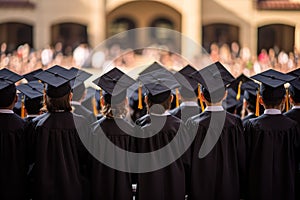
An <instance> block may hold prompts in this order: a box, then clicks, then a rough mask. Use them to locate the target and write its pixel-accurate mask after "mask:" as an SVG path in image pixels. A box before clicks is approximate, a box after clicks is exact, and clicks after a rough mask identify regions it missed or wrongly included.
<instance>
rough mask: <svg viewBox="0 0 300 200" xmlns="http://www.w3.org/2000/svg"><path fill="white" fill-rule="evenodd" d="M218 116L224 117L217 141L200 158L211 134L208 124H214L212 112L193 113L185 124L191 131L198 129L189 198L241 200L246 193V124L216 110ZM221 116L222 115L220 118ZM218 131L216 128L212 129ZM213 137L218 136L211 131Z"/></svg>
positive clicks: (192, 147) (194, 143)
mask: <svg viewBox="0 0 300 200" xmlns="http://www.w3.org/2000/svg"><path fill="white" fill-rule="evenodd" d="M213 114H214V116H217V117H218V119H220V118H222V119H224V118H225V121H224V126H223V128H222V127H221V126H220V127H219V128H220V129H221V132H220V131H219V132H218V133H219V134H220V135H218V137H216V139H217V142H216V144H215V145H214V146H213V148H212V149H211V151H210V152H209V153H208V154H207V155H206V156H205V157H204V158H201V159H200V158H199V150H200V148H201V146H202V145H203V144H204V139H205V138H206V136H208V134H209V133H208V132H207V130H208V127H209V126H213V125H214V123H220V122H219V121H218V120H214V122H212V124H210V122H211V116H212V112H210V111H205V112H203V113H201V114H200V115H197V116H194V117H192V118H191V119H189V120H188V121H187V123H186V125H187V128H188V130H189V131H195V130H197V135H196V138H195V140H194V142H193V144H192V146H191V151H190V152H191V166H190V167H191V174H190V177H191V182H190V194H189V198H188V199H192V200H199V199H204V200H239V199H240V196H243V190H244V184H245V176H246V174H245V173H246V147H245V139H244V135H243V126H242V121H241V120H240V118H238V117H236V116H234V115H232V114H230V113H228V112H226V111H215V112H214V113H213ZM219 117H220V118H219ZM213 130H215V129H213ZM210 136H213V137H215V136H216V135H213V134H211V133H210Z"/></svg>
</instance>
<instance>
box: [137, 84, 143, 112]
mask: <svg viewBox="0 0 300 200" xmlns="http://www.w3.org/2000/svg"><path fill="white" fill-rule="evenodd" d="M138 96H139V102H138V109H143V102H142V100H143V97H142V86H141V85H140V86H139V88H138Z"/></svg>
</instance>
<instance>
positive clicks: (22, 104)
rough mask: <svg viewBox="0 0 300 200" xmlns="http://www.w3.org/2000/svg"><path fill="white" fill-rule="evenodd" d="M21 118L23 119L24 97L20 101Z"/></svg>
mask: <svg viewBox="0 0 300 200" xmlns="http://www.w3.org/2000/svg"><path fill="white" fill-rule="evenodd" d="M21 118H25V104H24V96H22V100H21Z"/></svg>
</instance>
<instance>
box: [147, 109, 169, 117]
mask: <svg viewBox="0 0 300 200" xmlns="http://www.w3.org/2000/svg"><path fill="white" fill-rule="evenodd" d="M151 115H154V116H167V115H171V114H170V113H169V111H168V110H166V111H165V112H164V113H163V114H157V113H151Z"/></svg>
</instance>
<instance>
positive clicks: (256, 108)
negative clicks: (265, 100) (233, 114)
mask: <svg viewBox="0 0 300 200" xmlns="http://www.w3.org/2000/svg"><path fill="white" fill-rule="evenodd" d="M255 116H256V117H258V116H259V90H257V93H256V106H255Z"/></svg>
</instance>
